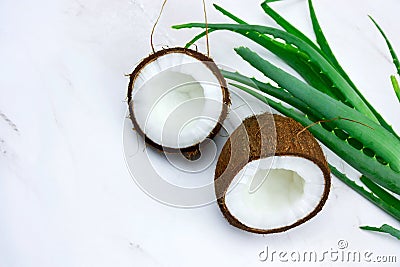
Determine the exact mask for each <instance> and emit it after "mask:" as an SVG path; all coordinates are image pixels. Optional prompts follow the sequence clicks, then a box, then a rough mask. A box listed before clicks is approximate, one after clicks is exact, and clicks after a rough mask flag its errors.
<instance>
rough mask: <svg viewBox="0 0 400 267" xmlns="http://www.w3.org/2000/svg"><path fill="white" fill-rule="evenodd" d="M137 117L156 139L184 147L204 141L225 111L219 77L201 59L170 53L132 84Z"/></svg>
mask: <svg viewBox="0 0 400 267" xmlns="http://www.w3.org/2000/svg"><path fill="white" fill-rule="evenodd" d="M133 88H134V90H133V96H132V101H133V112H134V116H135V119H136V121H137V123H138V125H139V127H140V128H141V130H142V131H143V132H144V133H145V135H146V136H147V137H148V138H149V139H151V140H152V141H153V142H155V143H157V144H159V145H161V146H163V147H169V148H174V149H182V148H187V147H191V146H193V145H196V144H198V143H200V142H202V141H204V140H205V139H206V138H207V136H208V135H209V134H210V132H211V131H212V130H213V129H214V128H215V126H216V125H217V123H218V121H219V118H220V115H221V113H222V110H223V91H222V89H221V85H220V83H219V80H218V79H217V77H216V76H215V75H214V74H213V72H212V71H211V70H210V69H209V68H208V67H207V66H206V65H205V64H204V63H203V62H202V61H200V60H198V59H196V58H194V57H192V56H190V55H187V54H184V53H169V54H165V55H163V56H160V57H158V58H157V59H156V60H154V61H152V62H150V63H148V64H147V65H146V66H145V67H144V68H143V69H142V70H141V72H140V74H139V76H138V78H137V79H136V80H135V81H134V83H133Z"/></svg>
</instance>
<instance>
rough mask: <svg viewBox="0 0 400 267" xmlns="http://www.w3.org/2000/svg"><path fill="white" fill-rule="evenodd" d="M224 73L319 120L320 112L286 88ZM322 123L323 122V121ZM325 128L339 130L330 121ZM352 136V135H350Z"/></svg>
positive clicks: (312, 118) (227, 77) (223, 71)
mask: <svg viewBox="0 0 400 267" xmlns="http://www.w3.org/2000/svg"><path fill="white" fill-rule="evenodd" d="M221 73H222V75H223V76H224V77H225V78H226V79H230V80H234V81H236V82H239V83H241V84H245V85H247V86H250V87H252V88H254V89H256V90H260V91H262V92H263V93H266V94H268V95H271V96H273V97H276V98H278V99H279V100H281V101H284V102H285V103H287V104H289V105H291V106H292V107H295V108H297V109H298V110H300V111H301V112H303V113H305V114H307V116H308V118H310V119H311V120H312V121H313V122H316V121H318V118H319V117H318V114H316V112H315V111H314V110H312V109H311V108H310V107H309V106H308V105H306V104H304V102H302V101H300V100H299V99H297V98H296V97H294V96H293V95H291V94H290V93H288V92H287V91H286V90H284V89H283V88H277V87H275V86H273V85H271V84H269V83H263V82H260V81H258V80H257V79H255V78H249V77H247V76H244V75H242V74H240V73H238V72H229V71H226V70H221ZM232 85H234V86H237V87H238V86H240V85H237V84H232ZM321 124H322V123H321ZM323 126H324V127H325V128H326V126H328V127H329V128H330V129H332V130H330V131H332V132H333V133H334V134H335V135H337V132H336V131H337V130H339V129H338V128H335V126H332V125H331V124H330V123H329V122H325V123H324V125H323ZM349 138H350V136H349Z"/></svg>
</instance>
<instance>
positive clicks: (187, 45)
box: [185, 29, 215, 48]
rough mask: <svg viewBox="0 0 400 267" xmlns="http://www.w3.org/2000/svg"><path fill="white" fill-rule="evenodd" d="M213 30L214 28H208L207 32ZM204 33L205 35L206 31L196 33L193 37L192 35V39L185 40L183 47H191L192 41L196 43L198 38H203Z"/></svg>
mask: <svg viewBox="0 0 400 267" xmlns="http://www.w3.org/2000/svg"><path fill="white" fill-rule="evenodd" d="M213 31H215V30H212V29H210V30H208V34H210V33H212V32H213ZM206 35H207V31H203V32H201V33H200V34H198V35H196V36H195V37H193V39H192V40H190V41H189V42H187V43H186V44H185V48H189V47H191V46H192V45H193V44H194V43H196V42H197V41H198V40H199V39H201V38H203V37H204V36H206Z"/></svg>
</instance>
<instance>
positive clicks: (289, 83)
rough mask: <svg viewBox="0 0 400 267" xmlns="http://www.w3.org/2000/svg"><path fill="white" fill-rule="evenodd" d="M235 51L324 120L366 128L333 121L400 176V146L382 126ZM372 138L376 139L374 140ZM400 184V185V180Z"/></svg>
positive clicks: (254, 57) (242, 50) (251, 54)
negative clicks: (333, 119)
mask: <svg viewBox="0 0 400 267" xmlns="http://www.w3.org/2000/svg"><path fill="white" fill-rule="evenodd" d="M235 51H236V53H238V55H239V56H241V57H242V58H243V59H244V60H245V61H247V62H248V63H250V64H251V65H252V66H253V67H255V68H256V69H258V70H259V71H260V72H262V73H263V74H264V75H265V76H267V77H269V78H271V79H272V80H274V81H275V82H277V83H278V84H279V85H280V86H281V87H283V88H285V89H286V90H288V91H289V92H290V93H291V94H292V95H293V96H294V97H297V98H299V99H300V100H301V101H303V102H304V103H306V104H307V105H309V106H310V107H311V108H312V109H313V110H316V111H317V112H319V113H320V114H321V117H322V119H332V118H343V117H344V118H350V119H352V120H353V121H357V122H359V123H362V124H364V125H361V124H359V123H355V122H351V121H347V120H335V121H333V123H334V124H335V125H336V126H337V127H338V128H340V129H343V130H345V131H346V132H348V133H349V134H350V135H352V136H353V137H355V138H356V139H358V140H360V141H361V142H362V143H363V144H364V145H365V146H367V147H370V148H371V149H373V150H374V151H375V152H376V153H377V154H378V155H379V156H381V157H382V158H383V159H384V160H385V161H386V162H389V164H390V167H391V168H392V169H393V170H395V171H396V172H400V154H399V153H400V142H399V141H398V140H397V138H396V137H394V136H393V135H392V134H391V133H389V132H388V131H387V130H386V129H384V128H383V127H382V126H380V125H379V124H377V123H375V122H374V121H372V120H370V119H369V118H367V117H366V116H365V115H363V114H362V113H360V112H358V111H356V110H354V109H352V108H349V107H348V106H346V105H344V104H343V103H342V102H340V101H337V100H335V99H333V98H331V97H329V96H327V95H325V94H323V93H321V92H319V91H317V90H315V89H314V88H313V87H311V86H310V85H308V84H306V83H304V82H302V81H300V80H299V79H297V78H295V77H294V76H292V75H290V74H289V73H287V72H285V71H283V70H281V69H279V68H277V67H275V66H274V65H272V64H271V63H269V62H268V61H266V60H264V59H263V58H261V57H260V56H259V55H258V54H257V53H255V52H253V51H251V50H250V49H249V48H245V47H239V48H236V49H235ZM367 126H368V127H367ZM371 136H373V137H374V138H371ZM377 140H378V141H379V143H378V142H377ZM399 174H400V173H399ZM396 182H397V183H398V184H399V185H400V179H398V181H396ZM399 190H400V187H399Z"/></svg>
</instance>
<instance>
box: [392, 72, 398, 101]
mask: <svg viewBox="0 0 400 267" xmlns="http://www.w3.org/2000/svg"><path fill="white" fill-rule="evenodd" d="M390 80H391V81H392V85H393V89H394V92H395V93H396V96H397V99H398V100H399V102H400V86H399V82H398V81H397V79H396V76H394V75H392V76H390Z"/></svg>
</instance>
